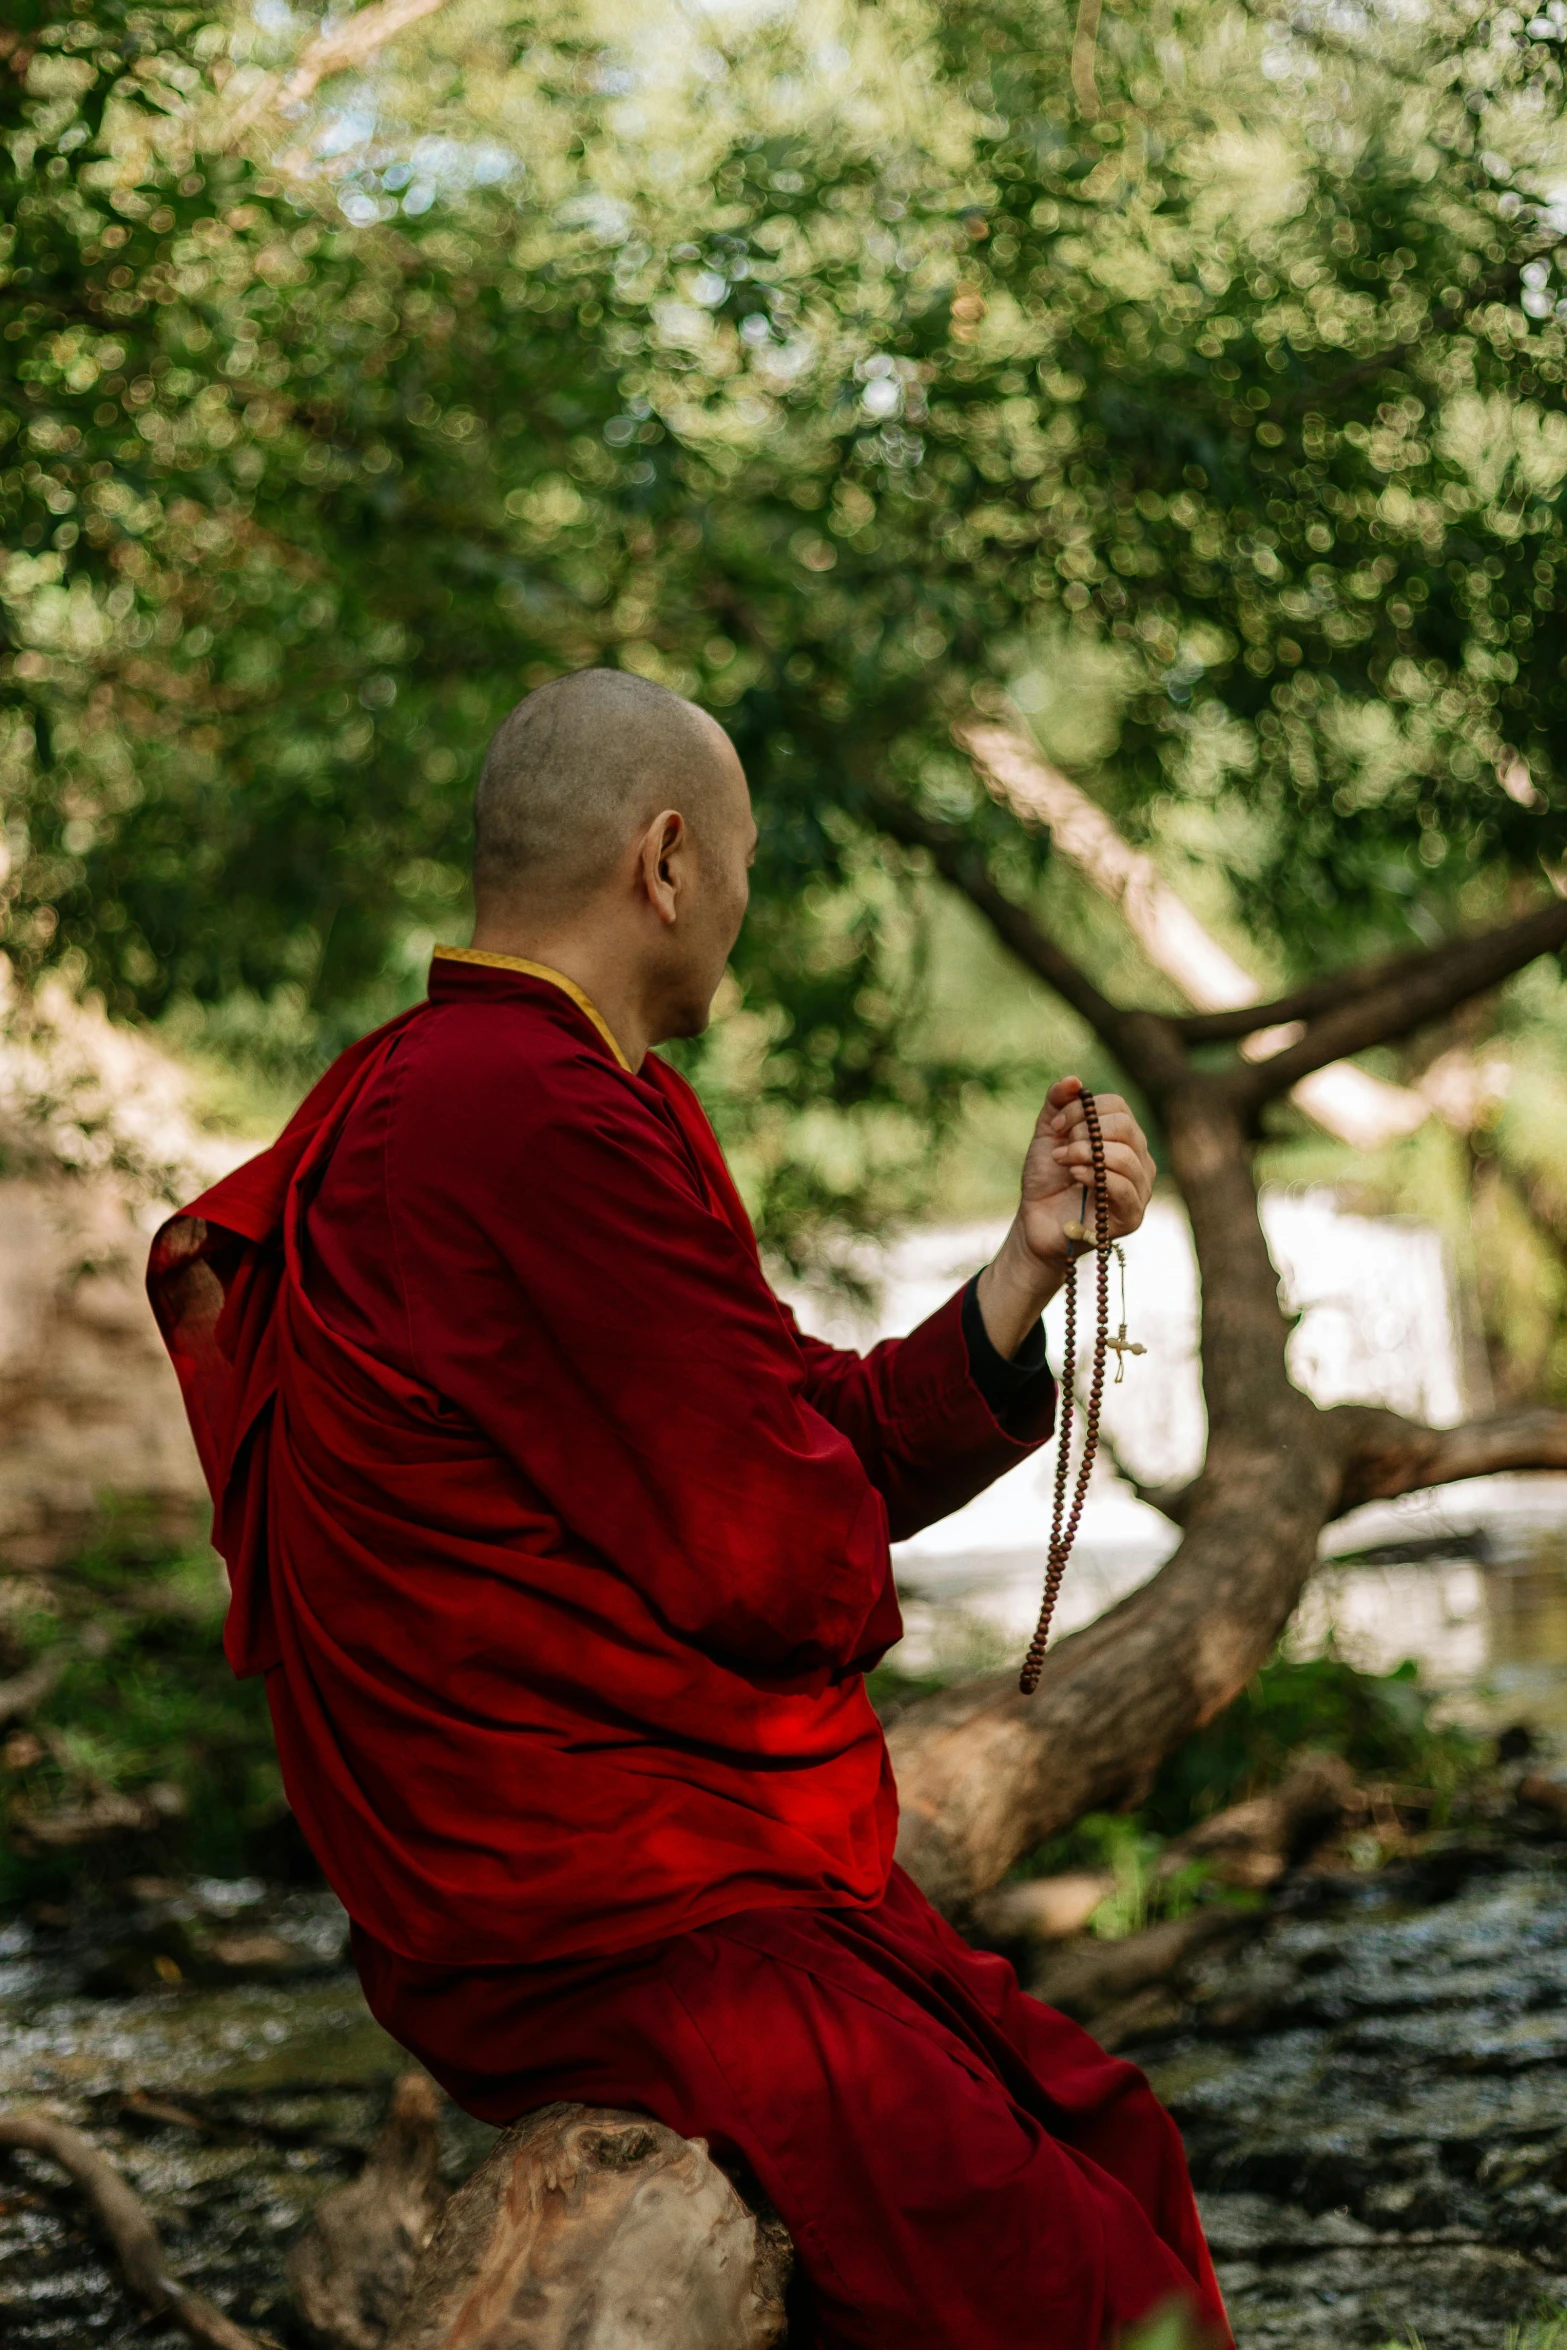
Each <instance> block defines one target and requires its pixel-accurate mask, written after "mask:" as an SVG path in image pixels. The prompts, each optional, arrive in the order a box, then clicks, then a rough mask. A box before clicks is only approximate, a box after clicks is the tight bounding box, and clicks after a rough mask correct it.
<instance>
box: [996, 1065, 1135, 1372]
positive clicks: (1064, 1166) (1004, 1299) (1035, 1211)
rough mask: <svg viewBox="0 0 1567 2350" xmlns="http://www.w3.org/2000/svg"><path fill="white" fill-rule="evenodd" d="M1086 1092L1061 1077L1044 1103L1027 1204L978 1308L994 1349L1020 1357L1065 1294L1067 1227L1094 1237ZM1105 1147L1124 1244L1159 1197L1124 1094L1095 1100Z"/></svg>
mask: <svg viewBox="0 0 1567 2350" xmlns="http://www.w3.org/2000/svg"><path fill="white" fill-rule="evenodd" d="M1082 1093H1083V1084H1082V1079H1081V1078H1078V1077H1061V1078H1058V1079H1057V1081H1056V1083H1055V1084H1054V1085H1053V1086H1052V1087H1051V1088H1050V1091H1049V1092H1048V1094H1046V1096H1045V1106H1044V1108H1043V1109H1042V1110H1041V1111H1040V1113H1039V1119H1038V1123H1037V1124H1036V1125H1035V1128H1034V1134H1033V1139H1032V1141H1031V1142H1030V1143H1029V1146H1028V1153H1027V1156H1026V1157H1025V1159H1024V1161H1023V1186H1022V1197H1021V1199H1020V1200H1019V1203H1018V1211H1017V1214H1016V1215H1015V1216H1014V1218H1013V1219H1012V1228H1011V1230H1010V1231H1009V1232H1008V1234H1007V1236H1006V1239H1005V1240H1004V1241H1003V1242H1002V1244H1001V1248H1000V1250H999V1251H998V1253H997V1255H996V1258H995V1261H994V1263H992V1264H989V1265H987V1266H986V1268H985V1270H984V1272H983V1273H982V1274H981V1275H980V1277H979V1308H980V1312H981V1314H982V1315H983V1316H984V1321H985V1328H986V1330H987V1331H988V1332H989V1334H990V1340H991V1344H992V1345H993V1346H994V1347H995V1348H996V1349H997V1351H998V1352H999V1353H1001V1354H1003V1355H1006V1356H1008V1357H1010V1356H1012V1355H1014V1354H1015V1353H1016V1352H1017V1350H1018V1348H1019V1347H1020V1346H1021V1344H1022V1343H1023V1340H1024V1338H1025V1337H1026V1336H1027V1334H1028V1332H1029V1331H1030V1330H1031V1329H1032V1328H1033V1326H1034V1324H1035V1322H1036V1321H1037V1320H1038V1318H1039V1315H1040V1313H1041V1311H1042V1310H1043V1308H1044V1307H1045V1306H1046V1305H1047V1304H1048V1302H1049V1300H1050V1299H1051V1298H1052V1297H1053V1296H1054V1295H1055V1293H1056V1291H1057V1290H1058V1289H1059V1288H1060V1286H1061V1282H1062V1280H1063V1278H1064V1276H1065V1273H1066V1268H1067V1265H1068V1264H1069V1262H1070V1261H1071V1243H1070V1241H1069V1240H1068V1239H1067V1234H1066V1228H1067V1226H1068V1224H1076V1223H1080V1222H1081V1223H1084V1224H1086V1225H1087V1226H1088V1227H1089V1229H1090V1230H1092V1229H1093V1221H1094V1218H1093V1205H1092V1199H1091V1198H1090V1201H1089V1205H1088V1207H1087V1210H1086V1212H1085V1209H1084V1205H1083V1191H1084V1186H1085V1185H1088V1186H1092V1183H1093V1156H1092V1153H1091V1152H1090V1150H1089V1147H1088V1120H1087V1119H1086V1117H1085V1116H1084V1115H1083V1103H1082ZM1095 1101H1096V1106H1097V1108H1098V1111H1099V1128H1100V1132H1101V1134H1102V1135H1103V1137H1104V1146H1105V1191H1106V1198H1107V1204H1108V1207H1109V1212H1110V1237H1111V1239H1112V1240H1123V1239H1125V1237H1126V1235H1127V1234H1128V1233H1129V1232H1135V1231H1136V1230H1137V1227H1138V1226H1139V1224H1141V1222H1142V1220H1143V1216H1144V1214H1145V1212H1146V1210H1147V1207H1148V1201H1149V1198H1150V1197H1151V1195H1152V1192H1153V1184H1154V1163H1153V1160H1152V1159H1151V1158H1150V1156H1149V1154H1148V1143H1147V1138H1146V1137H1145V1135H1144V1133H1143V1130H1142V1128H1141V1127H1140V1126H1139V1125H1138V1123H1137V1120H1136V1119H1135V1118H1134V1117H1133V1116H1132V1113H1131V1111H1130V1110H1129V1109H1128V1108H1127V1106H1126V1104H1125V1102H1124V1101H1123V1100H1122V1099H1121V1096H1120V1095H1119V1094H1118V1093H1102V1094H1099V1095H1097V1096H1096V1097H1095Z"/></svg>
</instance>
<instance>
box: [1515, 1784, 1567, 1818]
mask: <svg viewBox="0 0 1567 2350" xmlns="http://www.w3.org/2000/svg"><path fill="white" fill-rule="evenodd" d="M1518 1800H1519V1802H1520V1803H1527V1804H1530V1805H1532V1807H1533V1808H1534V1810H1536V1811H1543V1812H1545V1813H1546V1814H1548V1816H1549V1817H1550V1818H1552V1819H1555V1820H1559V1821H1561V1822H1562V1823H1563V1824H1564V1825H1567V1779H1552V1778H1547V1777H1546V1775H1545V1773H1544V1772H1543V1771H1529V1772H1527V1773H1526V1774H1525V1776H1524V1777H1523V1778H1522V1779H1520V1780H1519V1782H1518Z"/></svg>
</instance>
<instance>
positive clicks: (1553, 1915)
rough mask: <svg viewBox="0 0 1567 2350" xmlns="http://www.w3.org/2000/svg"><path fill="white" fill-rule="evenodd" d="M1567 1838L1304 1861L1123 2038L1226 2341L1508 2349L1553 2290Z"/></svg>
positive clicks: (1557, 2290) (1562, 2097) (1565, 2093)
mask: <svg viewBox="0 0 1567 2350" xmlns="http://www.w3.org/2000/svg"><path fill="white" fill-rule="evenodd" d="M1563 1857H1564V1855H1563V1852H1562V1850H1561V1848H1560V1847H1559V1846H1558V1847H1552V1846H1550V1845H1547V1844H1545V1843H1544V1842H1542V1843H1541V1844H1540V1845H1539V1846H1538V1847H1536V1848H1535V1849H1534V1850H1533V1851H1532V1852H1531V1851H1530V1850H1529V1849H1528V1848H1527V1847H1526V1846H1525V1847H1520V1846H1518V1845H1516V1844H1515V1845H1514V1846H1513V1847H1512V1848H1511V1849H1500V1848H1496V1847H1491V1848H1487V1846H1486V1845H1485V1843H1484V1842H1483V1841H1482V1842H1481V1843H1480V1844H1479V1845H1478V1846H1477V1847H1470V1848H1467V1849H1466V1848H1464V1847H1461V1846H1460V1847H1455V1848H1454V1849H1452V1850H1450V1851H1449V1852H1447V1853H1445V1854H1444V1853H1440V1852H1438V1853H1436V1854H1435V1855H1432V1856H1430V1857H1428V1858H1427V1859H1426V1860H1424V1861H1423V1862H1421V1863H1418V1864H1416V1865H1415V1866H1414V1867H1412V1868H1408V1869H1405V1870H1402V1871H1391V1872H1389V1873H1388V1874H1387V1875H1386V1876H1384V1877H1383V1878H1382V1879H1380V1880H1377V1881H1374V1882H1372V1883H1369V1884H1367V1883H1363V1884H1360V1885H1358V1886H1357V1885H1354V1884H1352V1883H1346V1882H1345V1881H1343V1880H1333V1879H1324V1880H1316V1881H1314V1880H1313V1879H1311V1878H1310V1877H1309V1876H1308V1877H1305V1878H1303V1879H1301V1880H1298V1881H1297V1883H1296V1885H1295V1886H1294V1887H1293V1888H1292V1889H1291V1894H1290V1897H1289V1900H1288V1903H1287V1906H1286V1908H1285V1911H1284V1914H1283V1915H1282V1916H1280V1917H1279V1918H1278V1919H1277V1920H1276V1921H1275V1922H1274V1923H1273V1924H1272V1925H1271V1926H1270V1927H1268V1928H1267V1929H1266V1930H1265V1931H1264V1933H1263V1934H1262V1935H1261V1936H1260V1938H1259V1939H1258V1941H1257V1942H1256V1943H1255V1944H1254V1945H1253V1946H1252V1948H1251V1949H1250V1950H1249V1951H1246V1952H1245V1953H1243V1954H1242V1955H1241V1956H1240V1957H1239V1958H1235V1957H1231V1958H1228V1959H1226V1960H1224V1961H1222V1962H1217V1961H1216V1962H1214V1963H1212V1964H1211V1965H1210V1966H1209V1967H1208V1968H1207V1969H1206V1970H1205V1972H1204V1973H1203V1975H1202V1976H1201V1977H1200V1978H1199V1980H1198V1982H1197V1984H1196V1986H1195V1988H1194V1991H1193V1993H1192V1995H1191V1997H1190V1998H1189V2000H1188V2002H1187V2003H1186V2005H1185V2009H1184V2013H1182V2014H1180V2015H1179V2016H1178V2018H1177V2019H1175V2021H1174V2024H1173V2028H1172V2026H1170V2025H1166V2026H1163V2027H1161V2032H1162V2036H1161V2037H1160V2038H1158V2039H1154V2040H1151V2041H1147V2042H1144V2043H1142V2044H1140V2045H1139V2046H1138V2047H1137V2048H1136V2049H1135V2050H1134V2051H1133V2053H1135V2054H1136V2056H1137V2058H1138V2060H1139V2062H1141V2063H1142V2064H1144V2065H1145V2066H1146V2068H1147V2070H1148V2072H1149V2074H1150V2076H1151V2078H1152V2081H1153V2084H1154V2087H1155V2088H1156V2089H1157V2090H1158V2092H1159V2094H1160V2095H1161V2096H1162V2097H1163V2098H1164V2100H1165V2101H1166V2103H1167V2104H1168V2105H1169V2106H1170V2108H1171V2110H1172V2111H1173V2112H1174V2114H1175V2116H1176V2119H1177V2120H1178V2121H1179V2122H1180V2124H1181V2129H1182V2135H1183V2137H1184V2139H1185V2142H1186V2148H1187V2154H1188V2159H1189V2160H1190V2163H1191V2166H1192V2174H1193V2177H1194V2179H1195V2181H1196V2184H1197V2188H1198V2193H1199V2198H1200V2200H1201V2203H1202V2208H1203V2220H1204V2225H1205V2227H1206V2228H1207V2231H1208V2239H1209V2244H1210V2247H1211V2249H1212V2252H1213V2256H1214V2261H1215V2265H1216V2267H1217V2269H1218V2272H1219V2281H1220V2284H1221V2286H1222V2287H1223V2289H1224V2293H1225V2297H1226V2300H1227V2302H1228V2304H1229V2308H1230V2313H1231V2317H1232V2319H1233V2321H1234V2324H1235V2329H1236V2334H1237V2337H1238V2339H1239V2341H1240V2343H1241V2345H1242V2350H1347V2346H1349V2345H1354V2346H1356V2350H1360V2346H1370V2345H1375V2344H1383V2343H1386V2342H1388V2341H1390V2340H1400V2341H1402V2340H1407V2339H1408V2337H1409V2336H1410V2335H1411V2334H1417V2335H1418V2336H1419V2337H1420V2339H1421V2340H1422V2341H1423V2342H1425V2343H1426V2344H1427V2345H1428V2346H1429V2350H1503V2344H1504V2342H1505V2341H1506V2339H1507V2336H1508V2333H1509V2329H1510V2328H1512V2327H1514V2326H1516V2325H1518V2324H1520V2323H1525V2322H1527V2321H1528V2320H1529V2319H1530V2318H1531V2317H1533V2316H1534V2315H1536V2313H1537V2312H1538V2311H1539V2310H1540V2309H1541V2308H1542V2307H1546V2308H1550V2307H1553V2306H1554V2307H1557V2308H1561V2307H1567V1878H1564V1874H1563V1869H1562V1860H1563Z"/></svg>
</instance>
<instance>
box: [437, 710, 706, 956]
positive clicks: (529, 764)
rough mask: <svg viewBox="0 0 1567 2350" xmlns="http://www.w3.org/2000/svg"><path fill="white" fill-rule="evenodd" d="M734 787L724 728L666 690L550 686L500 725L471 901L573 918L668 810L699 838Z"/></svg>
mask: <svg viewBox="0 0 1567 2350" xmlns="http://www.w3.org/2000/svg"><path fill="white" fill-rule="evenodd" d="M738 776H739V762H738V761H737V759H736V758H735V754H734V750H733V747H732V745H731V744H730V741H729V738H728V736H727V735H726V734H725V733H724V731H723V729H722V727H720V726H719V725H718V724H717V723H716V722H715V721H714V720H713V719H711V718H709V717H708V716H707V715H706V713H705V712H704V711H701V710H699V709H698V708H697V707H696V705H695V703H693V702H687V701H683V700H682V699H681V697H680V695H679V694H674V693H671V692H670V691H669V688H668V687H667V686H662V685H654V684H652V683H651V682H650V681H649V680H648V679H647V678H645V677H633V676H631V675H630V674H629V673H628V672H627V671H625V670H621V669H581V670H578V672H577V673H576V675H575V676H573V677H557V678H554V679H552V680H551V682H550V683H549V684H548V685H541V686H540V687H539V689H538V691H537V692H536V693H531V694H529V695H528V697H527V699H526V700H525V701H521V702H519V703H518V704H517V707H516V708H515V710H513V711H512V713H511V715H510V716H509V717H507V718H504V719H503V720H502V721H501V723H500V725H499V726H498V727H497V728H496V730H495V735H494V738H493V740H492V741H491V743H490V747H489V750H488V752H487V754H486V756H485V761H484V771H483V773H482V774H481V776H480V778H479V789H478V794H477V797H476V799H475V802H474V854H473V880H474V893H475V896H476V897H477V898H478V899H479V901H480V902H481V904H483V903H484V902H485V901H487V900H488V901H492V902H493V901H496V900H500V901H505V902H508V903H511V904H515V905H517V906H519V907H523V906H525V907H526V908H527V909H528V910H529V911H530V912H531V913H533V914H535V915H539V916H545V917H553V916H561V915H570V914H572V913H574V912H575V911H576V910H577V909H578V908H579V907H581V906H583V905H585V904H586V903H587V902H588V901H589V900H590V899H591V898H592V897H593V896H594V894H595V892H596V891H598V890H599V889H600V888H601V887H602V886H603V885H604V884H605V882H606V881H608V880H609V878H610V876H611V875H612V874H613V873H614V871H615V869H616V866H617V863H618V861H619V860H620V858H621V857H622V855H623V854H624V852H625V850H626V849H627V847H628V844H629V843H630V842H632V841H633V840H634V839H635V838H636V837H637V835H638V834H639V833H640V832H641V831H642V830H643V828H644V827H645V826H646V825H647V824H649V823H650V822H651V820H652V818H653V817H654V816H655V815H657V814H658V812H659V811H660V810H661V809H664V808H674V809H678V810H679V811H680V813H681V814H682V815H683V816H684V817H685V818H686V820H687V822H688V823H689V824H691V825H692V826H693V827H695V828H696V829H697V830H698V831H699V832H700V830H701V829H702V827H703V824H704V820H705V819H706V818H708V817H709V816H710V815H711V813H712V811H713V809H714V807H715V806H716V805H718V804H721V803H722V801H723V799H724V796H725V794H726V793H732V792H733V790H734V789H735V780H734V779H736V778H738ZM739 788H740V789H741V790H743V788H744V787H743V784H741V785H740V787H739Z"/></svg>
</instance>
